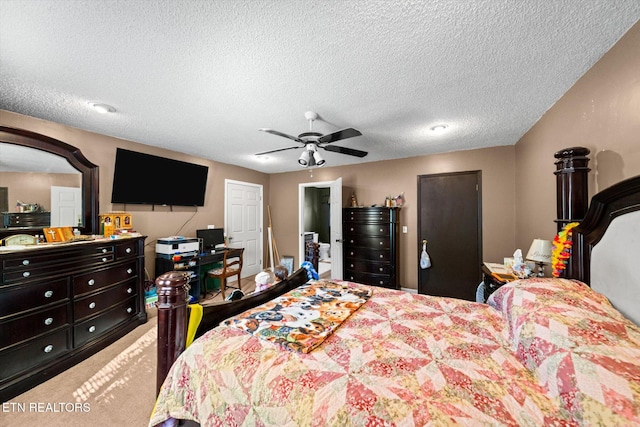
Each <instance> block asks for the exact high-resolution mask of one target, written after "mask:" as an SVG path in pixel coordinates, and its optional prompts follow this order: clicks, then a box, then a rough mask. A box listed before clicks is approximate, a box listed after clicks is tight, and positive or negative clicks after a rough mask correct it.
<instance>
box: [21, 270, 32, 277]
mask: <svg viewBox="0 0 640 427" xmlns="http://www.w3.org/2000/svg"><path fill="white" fill-rule="evenodd" d="M29 276H31V273H29V272H28V271H25V272H24V273H22V277H29Z"/></svg>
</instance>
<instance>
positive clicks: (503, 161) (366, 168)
mask: <svg viewBox="0 0 640 427" xmlns="http://www.w3.org/2000/svg"><path fill="white" fill-rule="evenodd" d="M514 153H515V150H514V147H513V146H509V147H493V148H487V149H482V150H470V151H458V152H453V153H446V154H438V155H430V156H421V157H413V158H407V159H400V160H387V161H381V162H372V163H366V164H361V165H351V166H341V167H333V168H332V167H328V168H322V169H316V170H314V171H313V178H311V177H310V176H309V171H304V170H303V171H300V172H288V173H281V174H274V175H271V188H274V189H276V188H277V189H278V191H272V192H271V194H270V196H269V204H270V206H271V215H272V225H273V231H274V235H275V238H276V243H277V246H278V251H279V253H280V254H288V255H290V254H294V255H295V259H296V263H298V262H299V260H298V233H299V230H298V184H299V183H313V182H323V181H332V180H335V179H337V178H339V177H342V183H343V187H344V188H343V200H344V206H348V205H349V199H350V196H351V192H352V191H354V192H355V194H356V197H357V199H358V203H359V204H361V205H365V206H370V205H372V204H376V203H377V204H382V203H383V202H384V199H385V197H386V196H395V195H398V194H400V193H402V192H404V196H405V206H404V207H403V208H402V210H401V213H400V221H401V224H400V225H401V226H407V227H408V232H407V234H401V236H400V258H401V261H400V264H401V265H400V281H401V284H402V287H406V288H413V289H417V284H418V279H417V277H418V264H417V263H418V260H419V259H418V246H419V239H421V238H422V237H421V236H418V234H417V225H418V207H417V197H418V188H417V184H418V176H419V175H426V174H434V173H443V172H459V171H471V170H481V171H482V217H483V218H482V219H483V222H482V228H483V256H484V259H486V260H493V261H501V260H502V258H503V257H505V256H509V255H511V254H512V253H513V250H514V242H515V220H514V217H515V215H514V214H515V204H514V199H513V197H514V193H515V183H514V181H513V176H514V173H515V172H514V171H515V163H514ZM426 237H427V238H428V236H426Z"/></svg>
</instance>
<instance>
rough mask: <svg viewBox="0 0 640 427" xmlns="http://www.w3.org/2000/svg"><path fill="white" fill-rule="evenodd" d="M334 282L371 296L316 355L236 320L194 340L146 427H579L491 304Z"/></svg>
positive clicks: (178, 363) (168, 381)
mask: <svg viewBox="0 0 640 427" xmlns="http://www.w3.org/2000/svg"><path fill="white" fill-rule="evenodd" d="M340 285H344V286H345V287H346V288H350V287H351V288H354V289H358V291H357V292H358V294H359V293H360V292H361V290H363V289H368V290H369V291H371V292H372V295H371V297H370V298H369V299H368V301H366V302H365V303H364V304H363V305H362V306H361V307H360V308H359V309H357V310H355V311H353V312H352V313H351V314H350V315H349V316H347V317H346V320H344V321H343V323H342V324H341V325H340V326H339V327H337V328H336V329H334V330H333V333H332V334H330V335H328V336H327V337H326V338H325V339H324V341H323V342H321V343H319V344H318V345H317V347H315V349H313V351H310V352H307V353H305V352H299V351H289V350H284V349H283V348H282V345H281V344H277V343H274V342H271V341H269V340H265V339H262V338H259V337H258V336H256V334H255V333H248V332H246V331H245V330H243V328H238V327H236V326H233V325H222V326H219V327H217V328H214V329H212V330H211V331H209V332H207V333H206V334H205V335H203V336H202V337H200V338H199V339H197V340H196V341H194V343H193V344H192V345H191V346H190V347H189V348H188V349H187V350H186V351H185V352H184V353H183V354H182V355H181V356H180V358H179V359H178V361H177V362H176V363H175V364H174V365H173V367H172V368H171V370H170V372H169V374H168V377H167V379H166V381H165V383H164V385H163V387H162V389H161V392H160V395H159V397H158V400H157V405H156V408H155V410H154V413H153V414H152V416H151V420H150V423H149V425H150V426H155V425H162V424H163V423H165V422H171V420H172V419H189V420H194V421H197V422H199V423H200V424H201V425H203V426H217V425H245V426H254V425H258V426H325V425H329V426H365V425H366V426H377V425H380V426H383V425H387V426H395V425H398V426H424V425H434V426H448V425H467V426H477V425H482V426H516V425H517V426H551V425H553V426H564V425H577V423H576V422H574V421H573V420H572V418H573V417H572V414H570V413H569V412H568V411H566V410H565V409H564V408H562V406H561V405H560V399H559V398H554V397H551V396H548V395H547V394H546V393H545V390H544V387H543V386H542V385H540V384H539V383H538V381H537V380H536V378H535V377H534V375H533V374H532V372H531V371H529V370H528V369H527V368H525V366H524V365H523V364H522V363H521V362H520V361H519V360H518V358H517V357H516V355H515V354H514V353H513V352H512V351H511V350H510V349H509V342H508V341H507V339H506V335H505V334H504V320H503V318H502V316H501V315H500V313H499V312H498V311H497V310H495V309H493V308H492V307H489V306H487V305H485V304H479V303H472V302H468V301H462V300H456V299H450V298H440V297H430V296H425V295H415V294H410V293H406V292H402V291H397V290H391V289H384V288H370V287H367V286H364V285H357V286H356V285H354V284H351V283H348V282H340ZM294 292H295V291H294Z"/></svg>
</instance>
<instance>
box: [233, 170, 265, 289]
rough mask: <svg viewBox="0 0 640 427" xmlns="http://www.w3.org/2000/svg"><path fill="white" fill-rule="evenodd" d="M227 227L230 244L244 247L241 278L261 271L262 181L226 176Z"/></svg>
mask: <svg viewBox="0 0 640 427" xmlns="http://www.w3.org/2000/svg"><path fill="white" fill-rule="evenodd" d="M224 185H225V211H224V231H225V233H227V239H228V241H229V246H231V247H233V248H244V255H243V262H242V278H245V277H248V276H252V275H254V274H258V273H259V272H261V271H262V265H263V262H262V259H263V258H262V253H263V251H262V241H263V240H262V239H263V238H262V215H263V208H262V185H258V184H252V183H249V182H241V181H233V180H230V179H225V180H224Z"/></svg>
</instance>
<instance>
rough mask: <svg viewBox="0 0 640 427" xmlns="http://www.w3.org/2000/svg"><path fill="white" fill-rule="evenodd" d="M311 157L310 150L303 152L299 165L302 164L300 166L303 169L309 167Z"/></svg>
mask: <svg viewBox="0 0 640 427" xmlns="http://www.w3.org/2000/svg"><path fill="white" fill-rule="evenodd" d="M310 157H311V156H310V155H309V151H308V150H304V151H303V152H302V154H300V158H299V159H298V163H300V166H302V167H307V166H309V158H310Z"/></svg>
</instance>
